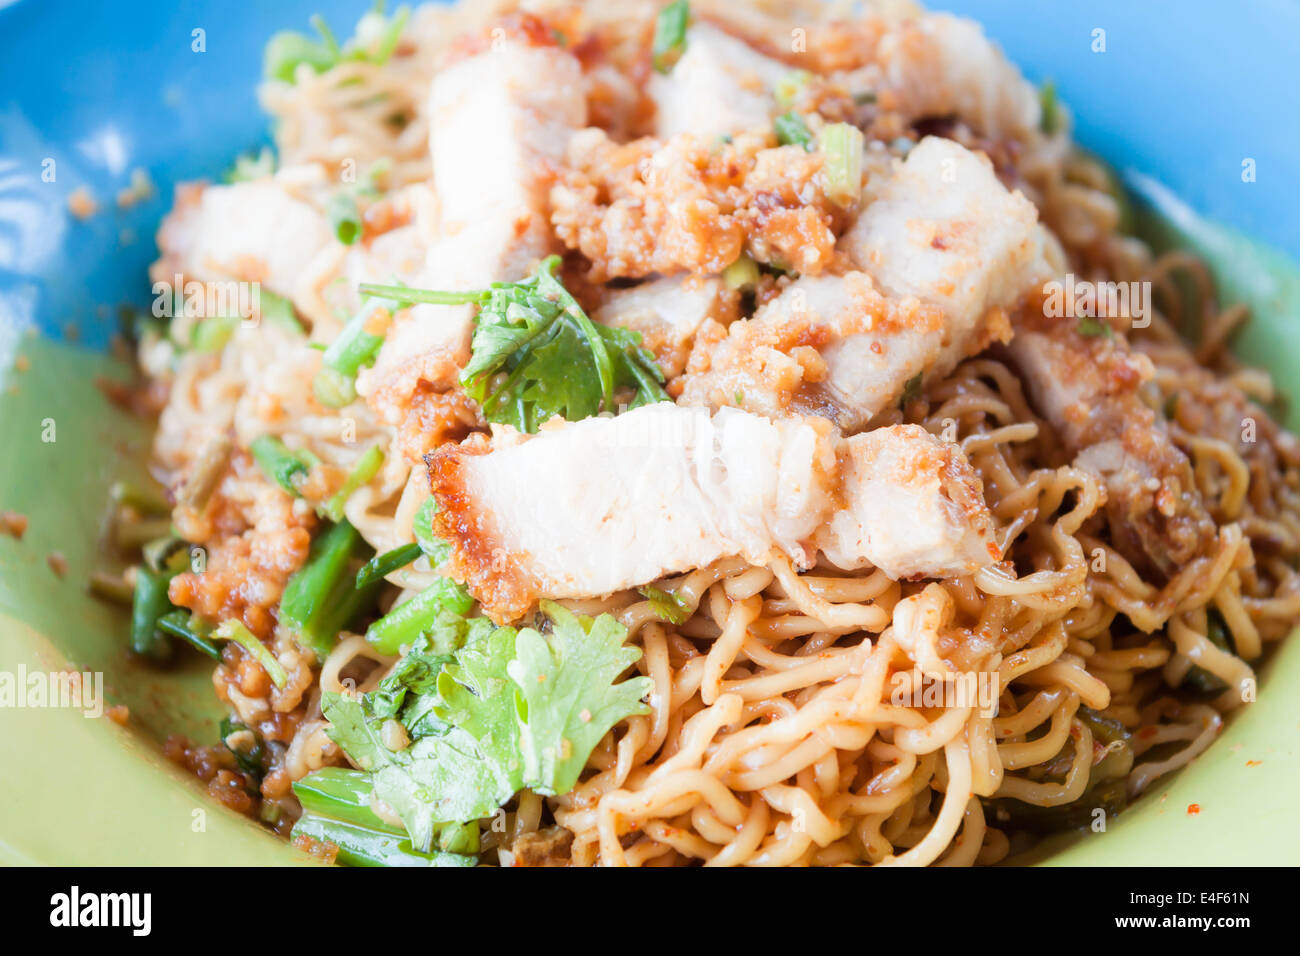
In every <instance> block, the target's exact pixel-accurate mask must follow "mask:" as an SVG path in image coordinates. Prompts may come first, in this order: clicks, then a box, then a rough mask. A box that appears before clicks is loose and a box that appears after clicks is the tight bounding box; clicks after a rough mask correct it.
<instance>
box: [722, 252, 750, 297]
mask: <svg viewBox="0 0 1300 956" xmlns="http://www.w3.org/2000/svg"><path fill="white" fill-rule="evenodd" d="M722 281H723V282H725V283H726V284H727V288H728V289H752V288H753V287H754V286H756V285H757V284H758V263H757V262H755V261H754V259H753V257H752V256H750V254H749V253H747V252H742V253H741V254H740V257H739V258H738V259H736V261H735V262H733V263H732V264H731V265H729V266H727V268H725V269H723V270H722Z"/></svg>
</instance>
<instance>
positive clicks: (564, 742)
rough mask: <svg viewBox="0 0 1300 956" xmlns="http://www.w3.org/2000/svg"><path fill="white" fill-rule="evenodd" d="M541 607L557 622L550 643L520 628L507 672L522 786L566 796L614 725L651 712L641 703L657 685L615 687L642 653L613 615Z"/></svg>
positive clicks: (643, 681) (643, 680)
mask: <svg viewBox="0 0 1300 956" xmlns="http://www.w3.org/2000/svg"><path fill="white" fill-rule="evenodd" d="M541 608H542V612H543V613H544V614H545V615H546V616H547V617H548V618H550V620H551V625H552V629H551V633H550V636H549V639H548V638H546V637H543V636H542V635H541V634H540V633H539V632H537V631H535V630H533V629H532V628H525V629H524V630H522V631H520V632H519V634H518V636H517V637H516V639H515V659H514V660H513V661H511V662H510V663H509V664H508V665H507V666H506V673H508V674H509V675H510V678H511V679H512V680H513V681H514V682H515V684H517V685H518V687H519V696H518V698H517V700H516V710H517V712H518V716H519V722H520V727H519V743H520V748H521V750H522V756H523V761H524V783H525V785H526V786H528V787H530V788H532V789H533V790H535V791H537V792H538V793H545V794H562V793H567V792H568V791H570V790H572V789H573V786H574V784H576V783H577V782H578V775H579V774H580V773H581V772H582V768H583V767H584V766H585V765H586V763H587V758H588V757H589V756H591V751H592V750H593V749H595V747H596V744H598V743H600V740H601V738H602V737H604V736H605V734H606V733H608V732H609V730H610V728H611V727H613V726H614V725H615V724H616V723H618V722H619V721H620V720H622V719H623V718H625V717H629V716H631V715H632V714H648V713H649V712H650V708H649V707H648V706H646V705H645V704H644V703H642V701H641V698H643V697H645V696H646V695H647V694H649V693H650V691H651V690H652V689H653V688H654V681H652V680H651V679H650V678H648V677H635V678H632V679H630V680H626V681H624V682H622V683H621V684H614V683H613V681H614V680H615V679H616V678H617V677H618V676H619V675H620V674H621V673H623V671H625V670H627V668H629V667H631V666H632V665H633V664H634V663H636V661H637V660H638V659H639V658H640V657H641V650H640V649H639V648H637V647H632V646H628V645H625V644H624V643H623V641H624V639H625V638H626V637H627V628H625V627H623V625H621V624H619V623H618V621H616V620H615V619H614V618H612V617H610V616H609V615H608V614H602V615H601V616H600V617H598V618H595V619H594V620H593V619H592V618H587V617H578V616H576V615H574V614H573V613H572V612H570V611H568V610H566V609H565V608H563V607H561V606H560V605H558V604H555V603H553V602H550V601H543V602H542V604H541Z"/></svg>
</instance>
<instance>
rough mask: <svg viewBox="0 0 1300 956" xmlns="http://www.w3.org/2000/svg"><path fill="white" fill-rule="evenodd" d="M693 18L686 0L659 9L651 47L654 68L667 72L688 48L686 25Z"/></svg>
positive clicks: (677, 0)
mask: <svg viewBox="0 0 1300 956" xmlns="http://www.w3.org/2000/svg"><path fill="white" fill-rule="evenodd" d="M690 19H691V5H690V4H689V3H687V2H686V0H676V2H675V3H670V4H668V6H666V7H664V8H663V9H662V10H660V11H659V15H658V16H657V17H656V18H655V38H654V46H653V47H652V48H651V52H652V55H653V62H654V68H655V70H657V71H658V72H660V73H667V72H668V71H669V70H671V69H672V68H673V64H675V63H676V62H677V61H678V60H679V59H681V56H682V53H683V52H685V50H686V27H687V26H688V25H689V23H690Z"/></svg>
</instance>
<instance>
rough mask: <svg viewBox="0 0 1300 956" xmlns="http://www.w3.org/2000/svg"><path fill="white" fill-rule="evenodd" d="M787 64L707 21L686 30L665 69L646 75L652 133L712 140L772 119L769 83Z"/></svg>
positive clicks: (774, 81) (785, 70) (773, 82)
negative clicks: (652, 111) (678, 50)
mask: <svg viewBox="0 0 1300 956" xmlns="http://www.w3.org/2000/svg"><path fill="white" fill-rule="evenodd" d="M789 72H790V67H788V66H786V65H785V64H784V63H781V62H780V61H778V60H773V59H771V58H770V57H766V56H764V55H763V54H761V53H759V52H758V51H757V50H755V49H753V47H751V46H750V45H749V44H747V43H745V42H744V41H743V40H738V39H736V38H735V37H733V36H731V35H729V34H727V33H724V32H723V31H721V30H719V29H718V28H717V27H714V26H711V25H709V24H707V23H697V24H695V25H694V26H692V27H691V28H690V29H689V30H687V31H686V51H685V52H684V53H683V54H682V56H681V59H679V60H678V61H677V63H676V65H674V66H673V68H672V69H671V70H670V71H669V72H668V73H667V74H666V75H663V74H658V73H656V74H654V75H653V76H652V77H651V78H650V96H651V98H652V99H653V100H654V101H655V107H656V109H657V116H656V120H655V133H656V135H657V136H658V137H659V138H660V139H668V138H670V137H672V136H675V135H677V134H678V133H690V134H691V135H693V136H695V137H696V138H697V139H700V140H704V141H705V142H712V141H713V140H714V139H715V138H717V137H719V136H729V135H731V134H733V133H738V132H740V131H741V130H746V129H752V128H754V127H757V126H762V127H766V126H768V125H770V124H771V122H772V116H773V113H774V112H775V111H776V101H775V99H774V98H773V95H772V88H773V87H774V86H775V85H776V84H777V82H779V81H780V80H781V78H782V77H784V76H785V75H786V74H787V73H789Z"/></svg>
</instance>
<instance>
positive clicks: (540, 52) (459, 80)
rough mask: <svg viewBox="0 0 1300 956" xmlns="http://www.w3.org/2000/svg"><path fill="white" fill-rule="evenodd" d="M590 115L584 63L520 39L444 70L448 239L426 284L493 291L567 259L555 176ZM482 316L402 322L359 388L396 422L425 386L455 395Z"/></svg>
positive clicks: (434, 140) (440, 127)
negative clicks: (546, 261)
mask: <svg viewBox="0 0 1300 956" xmlns="http://www.w3.org/2000/svg"><path fill="white" fill-rule="evenodd" d="M586 110H587V106H586V97H585V94H584V88H583V83H582V75H581V69H580V67H579V66H578V61H577V60H575V59H574V58H573V56H571V55H570V54H568V53H566V52H565V51H563V50H561V49H559V48H557V47H550V46H532V45H529V44H527V43H524V42H520V41H518V40H514V39H511V40H508V41H507V42H505V43H502V44H501V45H500V47H499V48H498V49H489V50H486V51H484V52H482V53H479V54H477V55H475V56H471V57H469V58H467V59H464V60H460V61H459V62H457V63H455V64H453V65H451V66H449V67H447V68H446V69H444V70H441V71H439V72H438V73H437V74H435V76H434V78H433V84H432V90H431V92H430V96H429V114H430V129H431V132H430V136H429V147H430V151H431V153H432V157H433V180H434V188H435V190H436V192H437V196H438V207H439V224H438V240H437V241H436V242H435V243H434V245H433V247H432V248H431V249H430V250H429V254H428V262H427V264H426V266H425V268H424V270H423V272H422V273H421V275H420V276H419V277H418V278H417V279H416V280H415V282H414V284H415V285H419V286H422V287H424V288H434V289H448V290H466V289H478V288H483V287H485V286H487V285H489V284H490V283H492V282H498V281H511V280H515V279H520V278H523V277H524V276H525V275H527V274H528V273H529V272H530V271H531V270H532V269H533V267H534V266H535V265H536V263H537V262H538V260H540V259H542V258H544V257H545V256H547V255H549V254H550V253H551V252H553V251H555V241H554V238H553V236H552V234H551V230H550V225H549V206H548V195H549V192H550V185H551V180H552V179H553V177H554V168H555V164H556V163H557V162H558V161H559V160H560V159H561V158H562V157H563V156H564V153H565V150H566V148H567V146H568V141H569V137H570V135H572V133H573V132H574V131H575V130H577V129H578V128H580V127H582V126H583V125H585V123H586V118H587V112H586ZM473 318H474V316H473V310H472V309H471V308H468V307H465V306H439V305H418V306H415V307H414V308H412V309H409V310H407V311H406V312H404V313H402V314H400V315H399V316H398V317H397V319H396V321H395V322H394V323H393V327H392V329H391V330H390V332H389V334H388V337H387V339H386V341H385V342H384V345H383V348H381V349H380V352H379V356H378V358H377V360H376V362H375V365H374V366H373V368H371V369H369V370H367V371H366V372H364V373H363V374H362V375H361V376H359V377H358V381H357V390H358V392H360V393H361V394H363V395H365V396H367V398H368V399H369V400H370V402H371V404H372V405H373V406H375V407H376V408H377V409H379V410H380V411H381V413H383V414H384V415H385V416H386V417H387V418H390V419H393V418H394V417H395V416H398V415H400V414H401V410H402V409H403V408H404V406H405V404H406V402H407V400H408V399H409V397H410V396H411V395H412V394H413V393H414V392H415V390H416V387H417V386H418V384H419V382H420V381H425V382H428V383H430V384H431V385H433V386H435V387H436V388H439V389H446V388H450V387H452V386H453V385H454V383H455V381H456V378H457V374H458V372H459V369H460V368H461V366H463V365H464V364H465V362H466V361H468V359H469V347H470V336H471V333H472V331H473V325H474V323H473Z"/></svg>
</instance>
